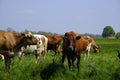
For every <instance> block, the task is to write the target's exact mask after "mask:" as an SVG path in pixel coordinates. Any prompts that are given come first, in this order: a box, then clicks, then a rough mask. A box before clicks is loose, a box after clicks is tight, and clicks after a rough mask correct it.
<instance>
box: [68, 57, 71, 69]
mask: <svg viewBox="0 0 120 80" xmlns="http://www.w3.org/2000/svg"><path fill="white" fill-rule="evenodd" d="M68 66H69V69H70V70H71V61H70V56H69V57H68Z"/></svg>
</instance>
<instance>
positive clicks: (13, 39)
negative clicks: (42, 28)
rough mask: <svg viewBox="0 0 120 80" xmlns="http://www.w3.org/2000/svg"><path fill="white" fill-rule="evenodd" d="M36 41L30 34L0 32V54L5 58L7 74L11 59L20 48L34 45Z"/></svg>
mask: <svg viewBox="0 0 120 80" xmlns="http://www.w3.org/2000/svg"><path fill="white" fill-rule="evenodd" d="M36 43H37V39H36V38H35V37H34V36H33V35H32V33H31V32H26V33H16V32H8V31H0V54H2V55H3V56H4V58H5V70H6V72H9V70H10V62H11V58H13V57H14V53H16V52H18V51H19V50H20V49H21V47H22V46H26V45H31V44H36Z"/></svg>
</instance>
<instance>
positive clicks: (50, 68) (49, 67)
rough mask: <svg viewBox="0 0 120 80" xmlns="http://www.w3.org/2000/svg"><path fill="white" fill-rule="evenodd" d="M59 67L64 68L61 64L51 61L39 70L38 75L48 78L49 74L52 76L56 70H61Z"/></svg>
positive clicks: (45, 79) (44, 79)
mask: <svg viewBox="0 0 120 80" xmlns="http://www.w3.org/2000/svg"><path fill="white" fill-rule="evenodd" d="M61 69H64V70H65V68H64V66H63V65H62V64H58V63H51V64H49V65H47V66H46V68H44V69H43V70H41V71H40V76H41V78H42V79H43V80H48V79H49V78H50V77H51V76H52V77H53V76H54V75H55V74H56V73H57V72H59V71H61Z"/></svg>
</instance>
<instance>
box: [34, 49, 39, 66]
mask: <svg viewBox="0 0 120 80" xmlns="http://www.w3.org/2000/svg"><path fill="white" fill-rule="evenodd" d="M35 57H36V64H37V63H38V62H39V60H40V53H38V51H37V50H35Z"/></svg>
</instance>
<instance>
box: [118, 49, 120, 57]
mask: <svg viewBox="0 0 120 80" xmlns="http://www.w3.org/2000/svg"><path fill="white" fill-rule="evenodd" d="M118 58H119V59H120V51H119V50H118Z"/></svg>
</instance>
